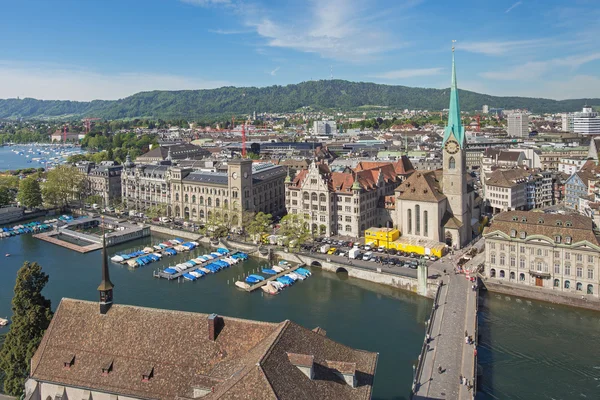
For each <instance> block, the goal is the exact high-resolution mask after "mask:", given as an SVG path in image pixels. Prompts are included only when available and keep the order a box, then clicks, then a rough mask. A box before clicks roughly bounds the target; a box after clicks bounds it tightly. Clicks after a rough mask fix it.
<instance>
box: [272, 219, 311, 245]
mask: <svg viewBox="0 0 600 400" xmlns="http://www.w3.org/2000/svg"><path fill="white" fill-rule="evenodd" d="M279 232H280V233H281V234H282V235H284V236H287V238H288V239H289V241H290V246H299V245H301V244H303V243H306V241H307V240H308V239H309V238H310V237H311V233H310V228H309V222H308V220H307V219H305V218H304V216H303V215H300V214H288V215H286V216H285V217H283V218H282V219H281V229H280V230H279Z"/></svg>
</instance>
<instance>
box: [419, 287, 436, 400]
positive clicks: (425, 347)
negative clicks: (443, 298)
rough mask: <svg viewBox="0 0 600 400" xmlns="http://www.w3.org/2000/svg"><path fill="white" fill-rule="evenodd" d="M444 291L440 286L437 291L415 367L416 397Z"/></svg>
mask: <svg viewBox="0 0 600 400" xmlns="http://www.w3.org/2000/svg"><path fill="white" fill-rule="evenodd" d="M441 291H442V285H438V287H437V290H436V291H435V297H434V299H433V306H432V307H431V314H430V315H429V321H428V322H427V330H426V331H425V339H424V340H423V345H422V346H421V353H420V354H419V358H418V360H417V366H416V367H415V373H414V375H415V376H414V378H413V384H412V394H413V395H414V394H415V393H416V392H417V384H418V382H419V381H420V380H421V373H422V372H423V364H424V363H425V355H426V354H427V350H428V349H429V341H428V340H427V338H429V337H431V330H432V329H433V320H434V318H435V316H436V314H437V308H438V302H439V299H440V292H441Z"/></svg>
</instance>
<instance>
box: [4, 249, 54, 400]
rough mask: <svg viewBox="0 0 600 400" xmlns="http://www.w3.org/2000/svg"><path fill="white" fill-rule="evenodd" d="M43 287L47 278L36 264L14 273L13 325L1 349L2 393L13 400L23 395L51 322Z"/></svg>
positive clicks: (25, 264) (30, 264) (24, 265)
mask: <svg viewBox="0 0 600 400" xmlns="http://www.w3.org/2000/svg"><path fill="white" fill-rule="evenodd" d="M46 283H48V275H47V274H45V273H44V272H42V267H40V265H38V264H37V263H29V262H27V261H26V262H25V263H24V264H23V266H22V267H21V269H20V270H19V271H18V272H17V282H16V284H15V291H14V293H15V294H14V296H13V299H12V313H13V315H12V323H11V325H10V330H9V331H8V333H7V335H6V339H5V341H4V344H3V345H2V348H1V349H0V371H2V372H3V373H4V375H5V376H4V391H5V392H6V393H8V394H10V395H13V396H18V395H20V394H21V393H22V392H23V386H24V384H25V379H27V376H28V373H29V365H30V360H31V357H33V354H34V353H35V350H36V349H37V347H38V345H39V343H40V341H41V340H42V336H43V335H44V332H45V331H46V329H47V328H48V325H49V324H50V320H51V319H52V309H51V307H50V300H48V299H46V298H45V297H44V296H43V295H42V289H44V286H46Z"/></svg>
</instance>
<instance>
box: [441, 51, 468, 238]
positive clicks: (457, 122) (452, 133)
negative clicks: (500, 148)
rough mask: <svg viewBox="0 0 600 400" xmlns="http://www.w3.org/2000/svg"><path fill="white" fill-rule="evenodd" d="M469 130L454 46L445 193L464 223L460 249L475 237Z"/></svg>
mask: <svg viewBox="0 0 600 400" xmlns="http://www.w3.org/2000/svg"><path fill="white" fill-rule="evenodd" d="M466 144H467V141H466V139H465V128H464V127H463V126H462V123H461V115H460V104H459V101H458V87H457V84H456V66H455V63H454V46H452V84H451V86H450V106H449V108H448V124H447V125H446V127H445V128H444V139H443V141H442V153H443V162H444V166H443V171H444V178H443V191H444V194H445V195H446V197H447V198H448V207H449V208H450V210H449V211H450V212H451V213H452V214H453V215H454V217H455V218H456V219H457V220H458V221H459V222H460V225H461V226H460V227H459V228H458V232H459V236H460V237H459V238H455V239H456V241H457V242H458V243H456V242H455V243H454V244H456V245H458V246H459V247H460V246H462V245H464V244H466V243H468V242H469V241H470V240H471V237H472V230H471V211H470V204H469V194H468V190H467V164H466V151H465V147H466Z"/></svg>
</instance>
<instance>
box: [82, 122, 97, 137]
mask: <svg viewBox="0 0 600 400" xmlns="http://www.w3.org/2000/svg"><path fill="white" fill-rule="evenodd" d="M99 119H100V118H84V119H82V121H83V122H85V134H86V135H87V134H88V133H90V130H91V127H92V121H98V120H99Z"/></svg>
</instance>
